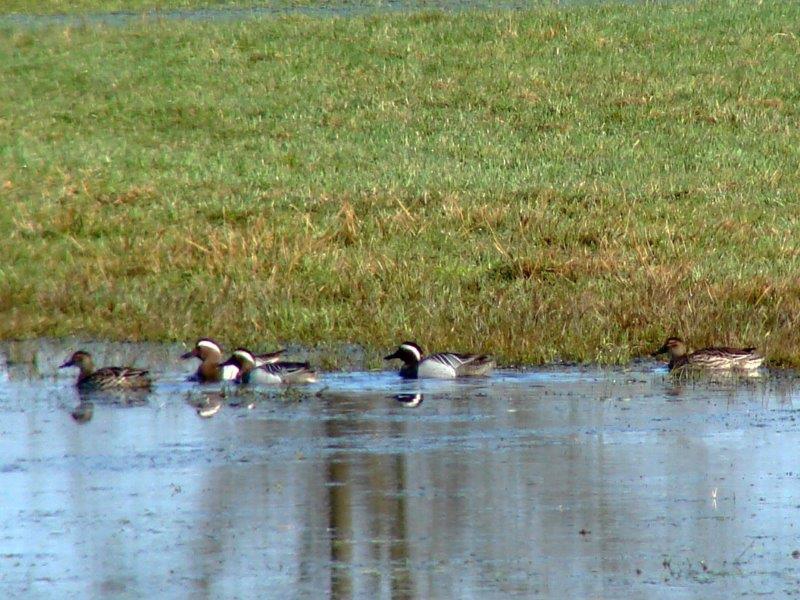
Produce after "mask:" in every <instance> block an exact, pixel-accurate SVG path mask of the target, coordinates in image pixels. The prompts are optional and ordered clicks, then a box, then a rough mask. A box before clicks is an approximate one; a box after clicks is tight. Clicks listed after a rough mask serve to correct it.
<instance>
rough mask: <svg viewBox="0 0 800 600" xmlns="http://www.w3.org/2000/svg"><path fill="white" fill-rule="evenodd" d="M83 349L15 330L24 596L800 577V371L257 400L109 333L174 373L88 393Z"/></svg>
mask: <svg viewBox="0 0 800 600" xmlns="http://www.w3.org/2000/svg"><path fill="white" fill-rule="evenodd" d="M75 343H76V342H75V341H74V340H73V341H69V342H67V343H64V342H58V341H47V340H37V341H34V342H26V343H22V344H5V345H2V346H0V412H1V413H2V420H1V421H0V456H2V458H0V505H2V507H3V510H2V512H0V520H1V521H2V522H1V523H0V528H1V531H2V537H3V542H2V548H3V552H2V555H1V556H0V560H1V561H2V563H1V564H2V568H1V569H0V573H2V575H0V590H2V592H4V593H3V595H4V596H5V597H15V596H23V595H25V596H26V597H73V596H81V597H108V596H114V597H149V596H154V595H157V596H163V597H176V598H181V597H186V598H197V597H213V598H218V597H242V598H244V597H256V596H258V597H264V596H265V594H266V595H268V596H269V597H281V596H283V597H288V598H296V597H302V598H320V597H356V598H434V597H459V598H508V597H520V598H529V597H542V598H568V597H597V598H617V597H632V598H650V597H659V598H694V597H704V598H730V597H735V596H740V595H750V594H756V593H757V594H759V595H764V596H767V597H784V596H786V595H789V594H796V593H797V590H798V589H799V588H798V583H800V582H799V581H798V580H799V579H800V570H799V569H798V567H800V559H796V558H793V552H795V551H798V550H800V536H798V533H799V532H798V531H797V527H796V525H795V523H796V522H797V521H798V517H799V516H800V467H798V466H797V461H796V448H797V447H798V444H799V443H800V431H798V429H799V428H798V423H797V421H796V419H797V418H798V416H800V415H798V413H797V410H796V409H795V407H794V402H795V401H797V399H798V388H797V386H796V380H795V379H794V378H793V377H791V376H788V375H775V374H773V375H772V376H770V377H765V378H761V379H759V380H747V381H740V380H733V381H721V382H720V381H717V382H709V381H702V382H692V383H686V384H676V383H675V382H672V381H670V380H669V379H668V378H667V377H665V373H664V370H663V367H662V366H661V365H659V364H658V363H655V362H653V363H650V362H647V363H641V364H638V365H636V366H635V367H633V368H630V369H596V368H589V369H587V368H577V367H576V368H558V369H556V368H546V369H531V370H525V371H511V370H509V371H503V370H501V371H500V372H498V374H496V375H495V376H493V377H491V378H489V379H486V380H481V381H476V382H471V383H461V382H458V383H450V382H403V381H401V380H399V378H398V377H397V376H396V375H395V374H394V373H392V372H388V371H385V372H380V371H376V372H364V371H353V372H347V373H335V374H326V375H325V377H324V379H323V381H321V382H320V384H318V385H314V386H310V387H308V388H303V390H302V391H301V390H300V388H295V389H291V390H271V391H270V390H267V391H261V392H249V393H244V392H242V391H239V390H234V389H229V388H222V387H220V386H206V387H204V386H198V385H196V384H190V383H187V382H186V381H185V380H184V379H185V376H186V374H187V373H188V372H191V370H192V366H193V365H192V364H191V363H189V364H186V363H181V362H180V361H178V360H177V358H176V357H177V355H179V354H180V353H181V352H182V351H183V348H181V347H178V346H158V345H150V346H137V345H130V344H127V345H126V344H116V345H115V344H94V345H91V347H89V349H90V350H91V351H92V352H93V353H94V354H95V355H96V359H97V362H98V363H101V364H123V363H125V364H127V363H135V364H136V365H137V366H152V367H154V371H155V372H156V373H157V377H158V379H157V383H156V386H155V389H154V390H153V392H152V393H150V394H149V395H146V396H144V397H141V396H134V397H131V396H122V397H120V396H113V395H111V396H109V395H96V396H90V397H83V398H82V397H80V396H79V395H78V393H77V392H76V391H75V389H74V387H73V382H74V381H73V378H74V377H75V373H74V372H59V371H58V369H57V368H56V367H57V365H58V364H59V363H60V362H62V361H63V360H64V359H65V358H66V357H67V355H68V354H69V353H70V352H71V350H73V349H75ZM300 358H302V356H300ZM417 394H420V395H421V402H420V403H419V404H417V405H416V406H413V404H414V403H413V402H412V403H410V404H409V403H408V400H410V399H414V398H417V396H416V395H417ZM398 397H400V398H401V399H402V400H404V401H400V400H398ZM81 402H83V406H84V407H86V406H90V407H91V410H90V411H89V412H88V418H87V413H86V411H84V412H82V413H80V414H79V415H78V419H77V420H76V418H74V417H73V416H72V412H73V411H74V409H75V408H76V407H77V406H79V405H80V404H81ZM216 402H219V403H220V408H219V410H218V411H217V412H216V413H214V414H213V416H210V417H205V418H204V417H201V416H199V415H198V409H199V408H203V407H206V406H208V405H209V404H210V405H214V403H216ZM412 406H413V407H412ZM795 556H800V553H798V552H795Z"/></svg>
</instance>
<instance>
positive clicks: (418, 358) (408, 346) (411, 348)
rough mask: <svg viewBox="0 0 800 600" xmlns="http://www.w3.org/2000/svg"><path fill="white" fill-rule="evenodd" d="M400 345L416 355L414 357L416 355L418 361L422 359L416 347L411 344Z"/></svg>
mask: <svg viewBox="0 0 800 600" xmlns="http://www.w3.org/2000/svg"><path fill="white" fill-rule="evenodd" d="M400 347H401V348H404V349H405V350H408V351H409V352H411V353H412V354H413V355H414V356H416V357H417V362H419V361H420V360H422V354H421V353H420V351H419V350H417V349H416V348H415V347H414V346H412V345H411V344H400Z"/></svg>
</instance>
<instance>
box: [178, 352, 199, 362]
mask: <svg viewBox="0 0 800 600" xmlns="http://www.w3.org/2000/svg"><path fill="white" fill-rule="evenodd" d="M195 356H197V351H196V350H192V351H191V352H186V353H184V354H181V360H186V359H187V358H194V357H195Z"/></svg>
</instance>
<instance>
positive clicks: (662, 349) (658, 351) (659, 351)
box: [650, 344, 669, 356]
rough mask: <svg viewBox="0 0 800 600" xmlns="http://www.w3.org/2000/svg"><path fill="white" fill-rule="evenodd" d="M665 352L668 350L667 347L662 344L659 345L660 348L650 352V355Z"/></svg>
mask: <svg viewBox="0 0 800 600" xmlns="http://www.w3.org/2000/svg"><path fill="white" fill-rule="evenodd" d="M667 352H669V348H667V345H666V344H664V345H663V346H661V348H659V349H658V350H656V351H655V352H653V353H652V354H650V356H658V355H660V354H666V353H667Z"/></svg>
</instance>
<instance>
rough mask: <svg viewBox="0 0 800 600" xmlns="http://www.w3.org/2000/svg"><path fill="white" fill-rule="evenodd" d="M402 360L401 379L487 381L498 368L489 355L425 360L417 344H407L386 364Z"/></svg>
mask: <svg viewBox="0 0 800 600" xmlns="http://www.w3.org/2000/svg"><path fill="white" fill-rule="evenodd" d="M395 358H399V359H400V360H402V361H403V366H402V367H400V371H399V375H400V377H403V378H405V379H455V378H457V377H484V376H486V375H488V374H489V373H491V371H492V369H494V367H495V362H494V360H493V359H492V357H490V356H488V355H486V354H458V353H456V352H440V353H437V354H431V355H430V356H424V355H423V353H422V348H420V347H419V346H418V345H417V344H416V343H415V342H403V343H402V344H400V346H399V347H398V348H397V350H395V352H394V353H393V354H389V355H388V356H384V357H383V359H384V360H392V359H395Z"/></svg>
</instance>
